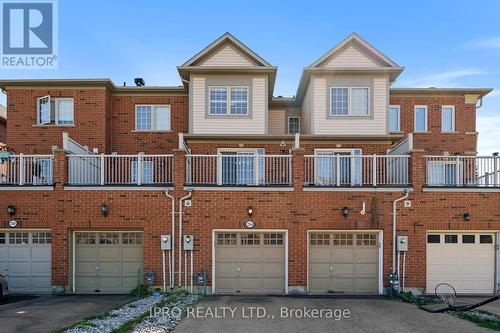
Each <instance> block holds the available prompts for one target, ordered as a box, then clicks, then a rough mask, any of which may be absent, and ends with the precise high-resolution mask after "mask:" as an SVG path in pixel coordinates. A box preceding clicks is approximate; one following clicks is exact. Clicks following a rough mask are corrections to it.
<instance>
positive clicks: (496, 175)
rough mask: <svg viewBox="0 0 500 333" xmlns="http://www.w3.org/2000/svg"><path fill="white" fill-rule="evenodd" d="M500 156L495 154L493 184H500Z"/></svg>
mask: <svg viewBox="0 0 500 333" xmlns="http://www.w3.org/2000/svg"><path fill="white" fill-rule="evenodd" d="M499 158H500V157H498V156H495V155H493V183H494V184H493V186H500V180H499V175H500V170H499V165H498V159H499Z"/></svg>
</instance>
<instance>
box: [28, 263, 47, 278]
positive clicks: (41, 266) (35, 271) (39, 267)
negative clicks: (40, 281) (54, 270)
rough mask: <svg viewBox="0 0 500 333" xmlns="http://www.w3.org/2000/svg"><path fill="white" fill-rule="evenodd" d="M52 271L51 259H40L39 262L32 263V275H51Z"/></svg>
mask: <svg viewBox="0 0 500 333" xmlns="http://www.w3.org/2000/svg"><path fill="white" fill-rule="evenodd" d="M50 273H51V265H50V261H39V262H32V263H31V275H33V276H37V275H43V276H46V275H48V274H49V275H50Z"/></svg>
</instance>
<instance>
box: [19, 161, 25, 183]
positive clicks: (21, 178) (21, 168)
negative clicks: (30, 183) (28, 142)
mask: <svg viewBox="0 0 500 333" xmlns="http://www.w3.org/2000/svg"><path fill="white" fill-rule="evenodd" d="M24 169H25V165H24V154H22V153H21V154H19V185H24V181H25V179H24V176H25V175H24Z"/></svg>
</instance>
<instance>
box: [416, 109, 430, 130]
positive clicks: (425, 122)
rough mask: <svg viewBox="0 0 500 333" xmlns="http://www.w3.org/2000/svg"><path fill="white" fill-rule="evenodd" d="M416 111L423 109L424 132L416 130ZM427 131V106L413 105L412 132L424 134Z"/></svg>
mask: <svg viewBox="0 0 500 333" xmlns="http://www.w3.org/2000/svg"><path fill="white" fill-rule="evenodd" d="M417 109H425V114H424V115H425V120H424V124H425V129H424V130H417ZM428 130H429V108H428V107H427V105H415V107H414V109H413V131H414V132H416V133H425V132H427V131H428Z"/></svg>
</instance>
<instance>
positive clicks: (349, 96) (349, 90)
mask: <svg viewBox="0 0 500 333" xmlns="http://www.w3.org/2000/svg"><path fill="white" fill-rule="evenodd" d="M333 89H347V114H346V115H342V114H333V105H332V100H333V98H332V93H333ZM353 89H367V91H368V100H367V106H368V110H367V111H368V113H366V114H359V115H354V114H352V90H353ZM370 92H371V89H370V87H330V96H329V101H330V105H329V110H330V111H329V113H328V115H329V116H330V117H340V118H341V117H354V118H358V117H359V118H363V117H370V116H371V103H370V99H371V98H370V96H371V95H370Z"/></svg>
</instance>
